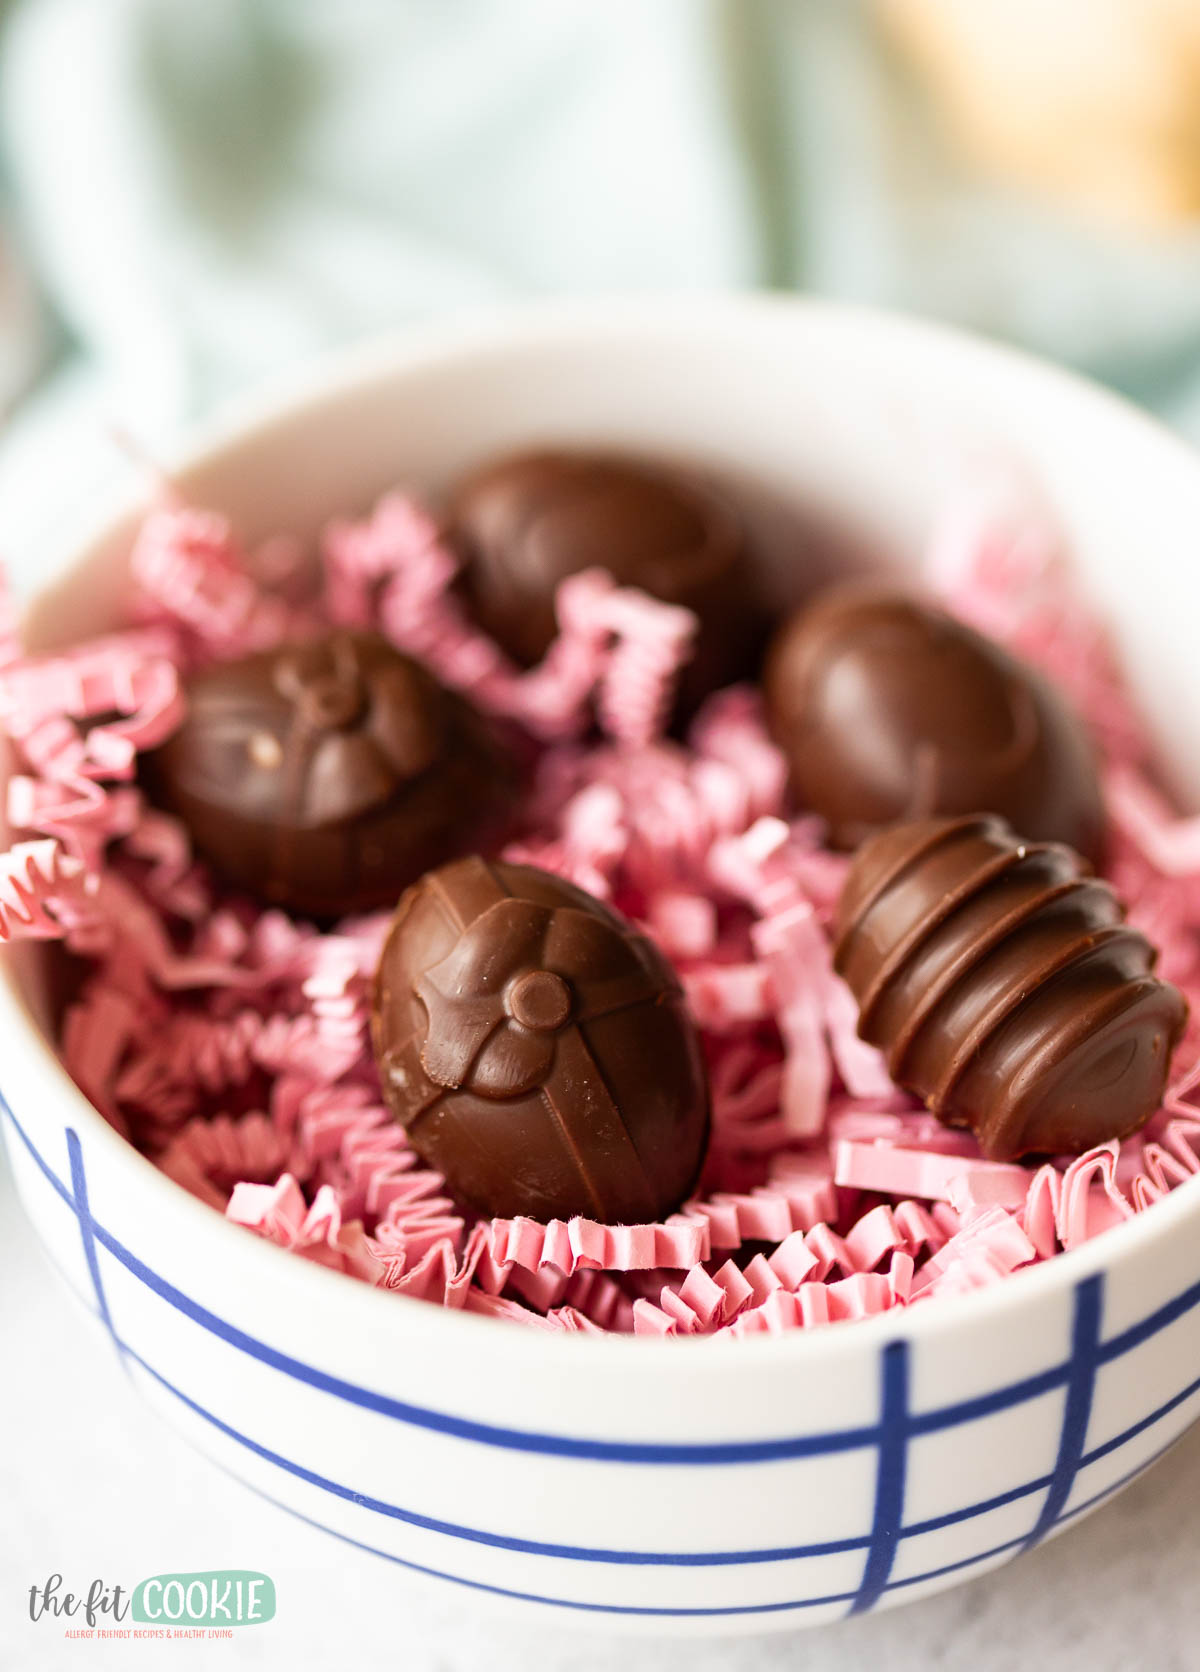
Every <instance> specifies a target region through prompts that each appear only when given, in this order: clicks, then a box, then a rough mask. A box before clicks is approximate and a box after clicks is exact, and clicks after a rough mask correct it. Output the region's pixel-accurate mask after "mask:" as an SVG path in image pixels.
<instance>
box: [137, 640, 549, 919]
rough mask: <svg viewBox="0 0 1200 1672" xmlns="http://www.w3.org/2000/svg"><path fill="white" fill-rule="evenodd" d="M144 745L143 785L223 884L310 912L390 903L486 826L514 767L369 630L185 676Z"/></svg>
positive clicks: (484, 834)
mask: <svg viewBox="0 0 1200 1672" xmlns="http://www.w3.org/2000/svg"><path fill="white" fill-rule="evenodd" d="M185 695H186V699H187V712H186V715H185V718H184V720H183V723H182V724H181V725H180V727H179V729H178V730H177V731H176V732H175V733H174V734H173V735H172V736H171V737H170V738H169V739H168V740H167V741H166V742H165V743H164V744H163V745H162V747H161V748H159V749H158V750H156V751H155V752H154V754H153V755H151V756H149V757H148V759H147V761H146V763H145V767H144V782H145V786H146V788H147V791H148V793H149V795H150V796H151V798H152V799H153V800H154V801H156V802H157V803H158V804H159V805H160V806H162V807H164V808H166V809H167V810H169V811H170V812H173V813H175V814H177V815H178V816H179V817H180V818H181V819H182V820H183V821H184V823H185V824H186V825H187V827H188V830H189V831H190V833H191V836H192V839H193V842H194V843H195V846H196V849H197V851H198V852H199V853H200V854H202V855H203V856H204V857H205V858H206V859H208V860H209V861H210V863H211V864H212V865H213V867H214V868H215V869H216V870H217V871H218V872H220V874H221V875H222V876H223V877H224V878H225V879H226V880H227V881H228V882H230V883H233V884H234V885H236V886H237V887H240V888H244V889H247V890H248V891H249V892H251V893H253V894H256V895H258V896H259V897H260V898H261V899H263V900H264V901H267V902H269V903H270V904H272V905H278V906H284V907H286V908H288V909H289V910H290V911H294V912H298V913H301V914H303V915H306V916H313V917H318V918H334V917H340V916H343V915H345V914H346V913H348V912H358V911H367V910H370V909H373V908H375V907H377V906H383V905H390V904H392V903H393V902H394V901H395V900H396V899H397V897H398V896H399V895H400V893H401V892H402V891H403V890H404V889H405V888H406V887H407V886H408V885H409V883H411V882H412V881H413V880H414V879H415V878H416V877H418V876H420V875H421V873H422V872H423V871H425V870H426V869H428V867H429V866H430V865H433V864H436V863H438V862H439V861H440V860H442V859H443V858H445V856H446V855H447V853H453V852H456V851H457V852H461V851H462V850H463V849H464V848H470V847H478V846H482V845H487V844H488V843H489V841H490V839H492V838H496V837H499V835H500V834H501V830H502V826H503V825H504V823H505V822H506V818H507V815H508V813H509V812H510V810H511V806H512V802H513V799H514V796H515V790H516V775H515V772H514V770H513V768H512V765H511V763H510V762H509V760H508V759H507V757H506V755H505V753H504V751H503V750H502V749H501V747H500V746H499V744H498V743H497V742H496V740H495V739H494V738H493V736H492V735H491V733H490V731H489V730H488V728H487V726H486V725H485V723H484V721H483V719H482V717H481V716H480V715H479V714H478V713H477V712H476V711H475V709H474V708H472V707H471V705H470V704H469V703H467V702H466V701H465V700H464V699H463V698H462V697H460V696H457V695H455V694H454V693H453V692H450V691H447V690H444V689H443V688H442V686H441V685H439V684H438V682H437V680H435V679H434V677H433V676H432V674H430V673H429V672H428V671H427V670H426V669H424V668H423V667H421V666H420V665H419V664H418V663H416V662H414V661H412V660H411V659H410V658H409V657H407V656H404V655H402V654H401V653H400V652H399V651H398V650H395V649H393V648H392V646H391V645H389V644H388V643H387V642H386V641H385V640H384V639H382V638H380V637H378V636H377V635H375V634H372V633H353V632H334V633H330V634H328V635H327V636H325V637H323V638H319V639H315V640H312V641H309V642H305V643H301V644H291V645H284V646H281V647H279V648H277V649H274V650H267V651H262V652H260V653H258V654H256V655H252V656H246V657H243V658H242V659H241V660H239V661H234V662H224V663H218V664H216V665H214V666H212V667H208V668H204V669H202V670H201V671H199V672H198V673H196V674H194V675H193V676H192V677H191V679H190V680H189V681H188V682H187V687H186V692H185Z"/></svg>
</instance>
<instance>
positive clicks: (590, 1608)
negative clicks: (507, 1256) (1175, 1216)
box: [212, 1435, 1179, 1615]
mask: <svg viewBox="0 0 1200 1672" xmlns="http://www.w3.org/2000/svg"><path fill="white" fill-rule="evenodd" d="M1178 1438H1179V1436H1178V1435H1175V1436H1174V1437H1173V1438H1172V1439H1170V1440H1168V1441H1167V1443H1166V1445H1164V1446H1160V1447H1159V1449H1158V1450H1157V1451H1156V1452H1154V1453H1153V1454H1152V1455H1151V1456H1150V1457H1147V1458H1146V1459H1145V1460H1144V1461H1143V1462H1141V1463H1139V1464H1137V1465H1136V1467H1134V1468H1132V1469H1130V1470H1129V1471H1128V1473H1127V1474H1124V1475H1121V1476H1120V1477H1119V1479H1117V1480H1115V1481H1113V1482H1112V1483H1111V1484H1110V1485H1109V1486H1106V1487H1105V1488H1104V1489H1103V1491H1101V1492H1097V1493H1095V1494H1093V1496H1092V1497H1090V1498H1088V1499H1086V1500H1085V1501H1084V1502H1083V1503H1082V1504H1078V1505H1076V1507H1075V1508H1074V1509H1072V1510H1068V1512H1067V1513H1066V1514H1065V1515H1064V1516H1062V1517H1061V1518H1060V1520H1059V1522H1058V1526H1059V1527H1061V1528H1066V1527H1068V1526H1069V1525H1070V1524H1071V1522H1072V1521H1077V1520H1079V1519H1080V1518H1081V1517H1083V1516H1085V1515H1087V1514H1088V1512H1089V1511H1091V1510H1093V1509H1096V1508H1097V1507H1098V1506H1099V1505H1100V1504H1102V1503H1103V1502H1104V1501H1105V1500H1106V1499H1108V1498H1113V1497H1115V1496H1116V1495H1117V1493H1118V1492H1121V1491H1122V1490H1123V1489H1124V1488H1125V1487H1126V1486H1128V1485H1129V1483H1130V1481H1132V1480H1135V1479H1136V1478H1137V1476H1138V1475H1140V1474H1143V1473H1144V1472H1145V1471H1146V1470H1147V1469H1149V1468H1152V1467H1153V1465H1154V1464H1155V1463H1157V1462H1158V1461H1159V1460H1160V1459H1161V1458H1162V1457H1164V1456H1165V1455H1166V1454H1167V1452H1168V1451H1170V1449H1171V1447H1172V1446H1173V1445H1174V1444H1175V1443H1176V1441H1177V1440H1178ZM212 1461H214V1462H215V1463H216V1466H217V1468H219V1469H221V1470H222V1471H223V1472H224V1473H225V1474H228V1475H231V1476H232V1478H233V1479H234V1480H236V1481H238V1482H239V1483H240V1484H241V1485H243V1486H246V1487H248V1488H249V1489H250V1491H251V1492H253V1493H254V1494H255V1496H256V1497H259V1498H262V1499H263V1500H264V1501H265V1502H266V1503H268V1504H272V1505H273V1506H274V1507H275V1508H276V1509H279V1510H282V1511H283V1512H284V1514H285V1515H291V1516H294V1517H295V1519H296V1520H297V1521H302V1522H303V1523H304V1524H305V1526H307V1527H315V1528H316V1529H317V1531H318V1532H322V1533H329V1534H330V1535H331V1536H332V1537H333V1538H336V1539H338V1540H339V1541H340V1542H341V1543H342V1544H348V1545H350V1546H351V1547H352V1548H353V1549H355V1550H363V1551H365V1552H366V1553H367V1555H369V1556H379V1557H381V1558H382V1560H383V1561H385V1562H392V1563H394V1564H395V1565H396V1566H397V1567H402V1568H407V1569H408V1570H409V1571H410V1572H413V1573H420V1574H423V1575H425V1576H426V1577H427V1578H431V1579H445V1580H448V1581H449V1583H450V1584H452V1585H463V1586H466V1587H467V1588H468V1589H470V1590H478V1591H485V1592H488V1593H490V1594H492V1595H497V1596H504V1597H508V1598H510V1599H515V1600H517V1601H521V1602H538V1603H544V1604H546V1605H547V1606H549V1607H553V1608H562V1609H567V1610H571V1609H578V1610H583V1611H585V1612H588V1613H611V1614H652V1615H697V1614H713V1613H716V1614H780V1613H786V1612H791V1611H795V1610H800V1609H804V1608H816V1607H820V1606H830V1605H832V1604H835V1603H839V1602H849V1603H853V1602H854V1601H855V1599H856V1597H857V1595H858V1593H857V1592H853V1591H844V1592H840V1593H837V1594H835V1595H832V1596H823V1597H809V1598H804V1599H801V1600H800V1601H795V1600H793V1601H788V1602H770V1603H753V1604H748V1605H747V1606H745V1607H742V1608H727V1609H703V1608H635V1607H624V1606H621V1605H617V1604H607V1603H596V1602H579V1601H576V1600H574V1599H571V1598H562V1597H558V1598H556V1597H541V1596H531V1595H530V1594H529V1593H527V1592H523V1591H508V1590H502V1589H501V1588H500V1587H499V1586H495V1585H488V1584H485V1583H483V1582H482V1581H480V1580H477V1579H470V1578H468V1577H466V1576H465V1575H463V1574H456V1573H445V1572H443V1571H441V1570H440V1569H438V1568H430V1567H425V1566H424V1565H422V1564H421V1563H420V1562H414V1561H410V1560H409V1559H408V1558H407V1557H405V1556H397V1555H396V1554H395V1552H394V1551H391V1550H381V1549H380V1548H379V1547H378V1546H377V1545H374V1544H367V1543H365V1542H364V1541H363V1540H362V1539H357V1538H353V1537H352V1536H351V1535H350V1534H349V1533H343V1532H342V1531H340V1529H339V1528H337V1527H330V1526H328V1525H327V1524H326V1523H325V1522H324V1521H317V1520H316V1519H314V1517H312V1516H311V1515H305V1514H304V1512H303V1510H299V1509H297V1508H296V1507H295V1505H294V1504H287V1503H284V1501H283V1500H282V1499H281V1498H273V1497H272V1496H271V1494H270V1493H269V1492H266V1491H264V1490H263V1488H262V1487H261V1486H258V1485H256V1484H255V1483H254V1482H253V1481H248V1480H245V1479H244V1478H243V1477H242V1476H241V1475H239V1474H237V1473H236V1472H235V1471H234V1470H232V1469H230V1468H229V1467H228V1466H227V1465H226V1464H224V1463H222V1462H220V1461H219V1459H215V1458H214V1459H213V1460H212ZM1024 1542H1025V1540H1024V1539H1020V1538H1017V1539H1008V1540H1007V1541H1006V1542H1005V1543H1004V1544H998V1545H994V1546H993V1547H992V1548H991V1549H990V1550H981V1551H978V1552H977V1553H976V1554H975V1555H973V1556H964V1557H962V1558H961V1559H960V1560H958V1561H955V1562H946V1563H944V1564H943V1565H942V1566H941V1567H937V1568H932V1569H930V1570H929V1571H927V1572H925V1573H918V1574H913V1575H911V1576H910V1577H909V1578H906V1579H893V1580H891V1581H889V1583H888V1584H887V1585H886V1586H885V1587H884V1592H885V1594H887V1593H889V1592H891V1591H902V1590H906V1589H907V1588H908V1587H909V1586H910V1585H922V1584H925V1583H927V1582H928V1581H929V1580H931V1579H940V1578H943V1577H944V1576H945V1575H946V1574H949V1573H961V1572H962V1571H963V1570H964V1569H965V1568H969V1567H977V1566H981V1565H982V1564H983V1563H984V1562H990V1561H994V1560H995V1559H996V1557H997V1556H1004V1555H1008V1554H1010V1553H1015V1552H1016V1551H1017V1550H1019V1549H1020V1547H1021V1546H1022V1545H1023V1544H1024Z"/></svg>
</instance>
